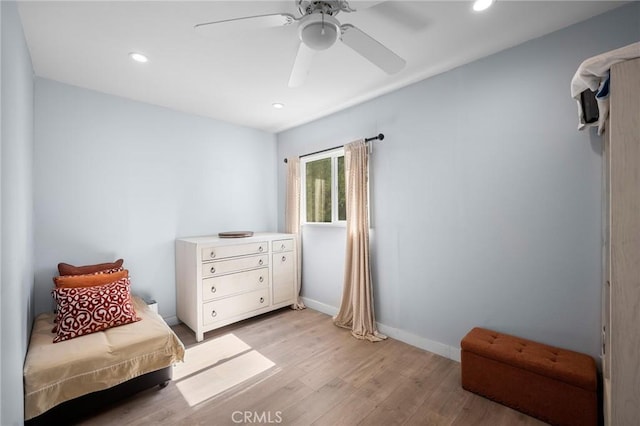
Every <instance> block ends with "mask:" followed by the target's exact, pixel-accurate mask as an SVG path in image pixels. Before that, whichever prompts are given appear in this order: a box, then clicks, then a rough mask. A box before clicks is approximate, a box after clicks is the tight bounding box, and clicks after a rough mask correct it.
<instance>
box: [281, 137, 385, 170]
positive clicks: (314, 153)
mask: <svg viewBox="0 0 640 426" xmlns="http://www.w3.org/2000/svg"><path fill="white" fill-rule="evenodd" d="M383 139H384V135H383V134H382V133H379V134H378V136H372V137H370V138H366V139H365V140H364V141H365V142H371V141H375V140H378V141H381V140H383ZM343 146H344V145H338V146H334V147H333V148H327V149H321V150H320V151H316V152H310V153H308V154H304V155H301V156H300V158H302V157H308V156H310V155H316V154H320V153H322V152H327V151H333V150H334V149H338V148H342V147H343ZM284 162H285V163H286V162H287V159H286V158H285V159H284Z"/></svg>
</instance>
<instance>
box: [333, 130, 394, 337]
mask: <svg viewBox="0 0 640 426" xmlns="http://www.w3.org/2000/svg"><path fill="white" fill-rule="evenodd" d="M344 163H345V172H346V198H347V200H346V201H347V250H346V257H345V269H344V288H343V290H342V302H341V304H340V311H339V312H338V315H336V316H335V317H334V318H333V322H334V323H335V324H336V325H337V326H339V327H344V328H350V329H351V334H352V335H353V336H354V337H356V338H358V339H366V340H370V341H372V342H378V341H380V340H383V339H386V338H387V336H385V335H383V334H380V333H378V330H377V327H376V320H375V315H374V312H373V292H372V286H371V267H370V264H369V213H368V205H369V200H368V194H367V192H368V191H367V189H368V184H367V180H368V174H369V172H368V169H369V153H368V149H367V144H366V143H365V142H364V140H359V141H356V142H352V143H350V144H347V145H345V147H344Z"/></svg>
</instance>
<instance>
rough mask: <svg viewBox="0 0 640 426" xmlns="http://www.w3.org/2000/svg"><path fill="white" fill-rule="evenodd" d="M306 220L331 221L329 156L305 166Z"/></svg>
mask: <svg viewBox="0 0 640 426" xmlns="http://www.w3.org/2000/svg"><path fill="white" fill-rule="evenodd" d="M306 169H307V170H306V186H307V188H306V191H307V192H306V197H307V206H306V207H307V222H331V158H323V159H322V160H316V161H310V162H308V163H307V167H306Z"/></svg>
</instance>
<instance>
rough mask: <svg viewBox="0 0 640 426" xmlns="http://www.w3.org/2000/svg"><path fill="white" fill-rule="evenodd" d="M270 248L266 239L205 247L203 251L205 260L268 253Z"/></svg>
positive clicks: (202, 254)
mask: <svg viewBox="0 0 640 426" xmlns="http://www.w3.org/2000/svg"><path fill="white" fill-rule="evenodd" d="M268 249H269V246H268V243H267V242H266V241H261V242H258V243H248V244H237V245H230V246H217V247H205V248H203V249H202V251H201V253H200V254H201V256H202V260H203V261H207V260H215V259H224V258H227V257H236V256H248V255H251V254H260V253H266V252H267V251H268Z"/></svg>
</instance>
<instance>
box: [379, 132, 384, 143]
mask: <svg viewBox="0 0 640 426" xmlns="http://www.w3.org/2000/svg"><path fill="white" fill-rule="evenodd" d="M383 139H384V135H383V134H382V133H380V134H378V140H379V141H381V140H383Z"/></svg>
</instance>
